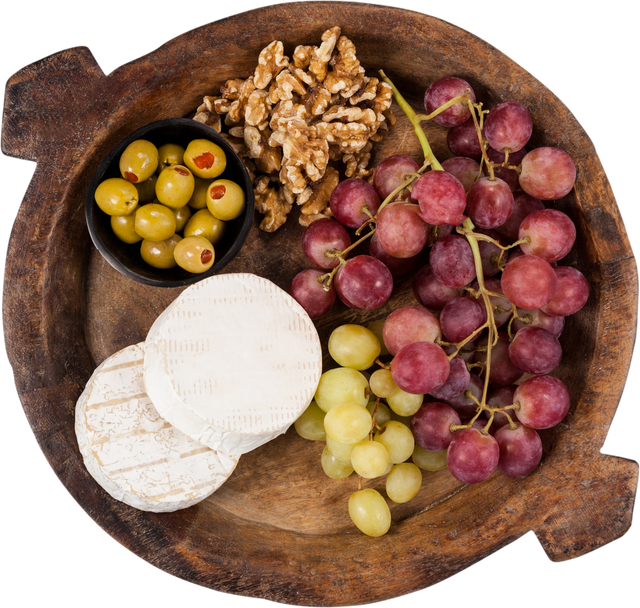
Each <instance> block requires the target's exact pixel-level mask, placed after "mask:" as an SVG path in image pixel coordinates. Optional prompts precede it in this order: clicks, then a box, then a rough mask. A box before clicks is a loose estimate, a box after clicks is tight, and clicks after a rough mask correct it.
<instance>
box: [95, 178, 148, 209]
mask: <svg viewBox="0 0 640 608" xmlns="http://www.w3.org/2000/svg"><path fill="white" fill-rule="evenodd" d="M95 199H96V203H97V204H98V207H100V209H102V211H104V212H105V213H106V214H107V215H129V214H130V213H133V210H134V209H135V208H136V207H137V206H138V191H137V190H136V187H135V186H134V185H133V184H130V183H129V182H128V181H127V180H126V179H122V178H121V177H110V178H109V179H106V180H104V181H103V182H102V183H101V184H99V185H98V187H97V188H96V193H95Z"/></svg>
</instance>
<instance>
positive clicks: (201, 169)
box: [184, 139, 227, 219]
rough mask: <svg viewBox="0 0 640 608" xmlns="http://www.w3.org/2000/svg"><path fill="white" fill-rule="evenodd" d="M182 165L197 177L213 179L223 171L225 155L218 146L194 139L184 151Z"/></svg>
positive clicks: (225, 163) (225, 164)
mask: <svg viewBox="0 0 640 608" xmlns="http://www.w3.org/2000/svg"><path fill="white" fill-rule="evenodd" d="M184 164H185V165H187V167H189V169H191V171H192V172H193V174H194V175H197V176H198V177H202V178H205V179H206V178H214V177H218V175H222V172H223V171H224V170H225V168H226V166H227V155H226V154H225V153H224V150H223V149H222V148H221V147H220V146H218V145H217V144H214V143H213V142H212V141H209V140H208V139H194V140H193V141H190V142H189V145H188V146H187V149H186V150H185V151H184ZM220 219H224V218H220Z"/></svg>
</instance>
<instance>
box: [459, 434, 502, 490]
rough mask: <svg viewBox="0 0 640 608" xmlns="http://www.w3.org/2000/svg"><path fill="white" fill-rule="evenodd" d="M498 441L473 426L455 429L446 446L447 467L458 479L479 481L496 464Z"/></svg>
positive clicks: (492, 469) (489, 472) (491, 471)
mask: <svg viewBox="0 0 640 608" xmlns="http://www.w3.org/2000/svg"><path fill="white" fill-rule="evenodd" d="M499 458H500V448H499V446H498V442H497V441H496V440H495V439H494V438H493V437H492V436H491V435H485V434H484V433H483V432H482V431H480V430H479V429H475V428H469V429H462V430H460V431H456V432H455V434H454V436H453V439H452V440H451V443H450V444H449V447H448V448H447V468H448V469H449V472H450V473H451V474H452V475H453V476H454V477H455V478H456V479H458V480H459V481H462V482H464V483H479V482H481V481H484V480H485V479H488V478H489V477H490V476H491V473H493V472H494V471H495V469H496V467H497V466H498V460H499Z"/></svg>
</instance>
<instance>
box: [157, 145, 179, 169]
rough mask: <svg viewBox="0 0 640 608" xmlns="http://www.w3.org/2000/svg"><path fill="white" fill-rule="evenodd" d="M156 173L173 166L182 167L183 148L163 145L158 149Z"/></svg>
mask: <svg viewBox="0 0 640 608" xmlns="http://www.w3.org/2000/svg"><path fill="white" fill-rule="evenodd" d="M158 156H159V159H158V172H161V171H162V170H163V169H166V168H167V167H172V166H173V165H184V161H183V157H184V148H183V147H182V146H179V145H178V144H164V145H162V146H160V147H159V148H158Z"/></svg>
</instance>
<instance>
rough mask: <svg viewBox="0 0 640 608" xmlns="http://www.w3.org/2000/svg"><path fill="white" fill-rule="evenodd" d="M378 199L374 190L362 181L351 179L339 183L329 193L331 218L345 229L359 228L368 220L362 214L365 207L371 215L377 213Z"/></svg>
mask: <svg viewBox="0 0 640 608" xmlns="http://www.w3.org/2000/svg"><path fill="white" fill-rule="evenodd" d="M380 203H381V201H380V197H379V196H378V193H377V192H376V189H375V188H374V187H373V186H372V185H371V184H370V183H369V182H366V181H365V180H363V179H358V178H356V177H352V178H350V179H345V180H343V181H341V182H340V183H339V184H338V185H337V186H336V187H335V188H334V189H333V192H332V193H331V201H330V202H329V207H330V208H331V213H332V214H333V217H334V218H335V219H336V220H338V221H339V222H340V223H341V224H343V225H344V226H346V227H347V228H359V227H360V226H362V224H364V223H365V222H366V221H367V220H368V219H370V218H369V216H368V215H367V214H366V213H363V212H362V208H363V207H364V206H366V207H367V209H368V210H369V213H371V215H375V214H376V213H378V207H380Z"/></svg>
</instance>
